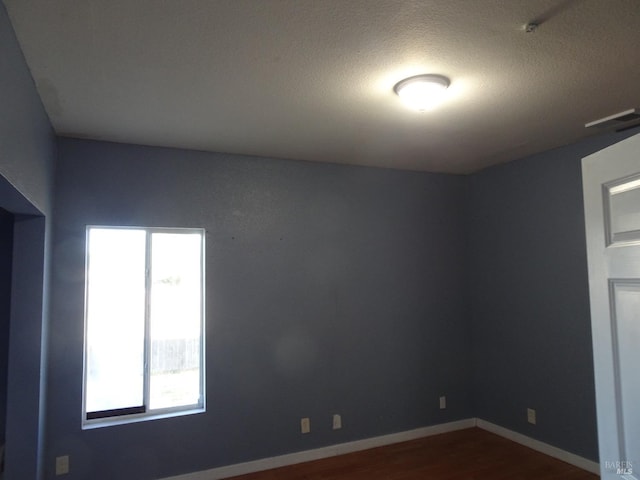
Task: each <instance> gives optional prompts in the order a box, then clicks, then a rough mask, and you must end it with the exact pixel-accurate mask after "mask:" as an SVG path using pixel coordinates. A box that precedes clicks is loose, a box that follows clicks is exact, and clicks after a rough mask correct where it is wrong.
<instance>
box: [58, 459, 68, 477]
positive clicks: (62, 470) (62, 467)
mask: <svg viewBox="0 0 640 480" xmlns="http://www.w3.org/2000/svg"><path fill="white" fill-rule="evenodd" d="M67 473H69V455H62V456H61V457H56V475H65V474H67Z"/></svg>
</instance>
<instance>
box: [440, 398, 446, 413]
mask: <svg viewBox="0 0 640 480" xmlns="http://www.w3.org/2000/svg"><path fill="white" fill-rule="evenodd" d="M445 408H447V397H445V396H444V395H443V396H442V397H440V410H444V409H445Z"/></svg>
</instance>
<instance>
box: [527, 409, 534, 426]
mask: <svg viewBox="0 0 640 480" xmlns="http://www.w3.org/2000/svg"><path fill="white" fill-rule="evenodd" d="M527 422H529V423H531V424H532V425H535V424H536V411H535V410H534V409H533V408H527Z"/></svg>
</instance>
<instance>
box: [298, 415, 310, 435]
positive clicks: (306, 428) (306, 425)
mask: <svg viewBox="0 0 640 480" xmlns="http://www.w3.org/2000/svg"><path fill="white" fill-rule="evenodd" d="M300 432H302V433H309V432H311V420H309V418H308V417H305V418H303V419H301V420H300Z"/></svg>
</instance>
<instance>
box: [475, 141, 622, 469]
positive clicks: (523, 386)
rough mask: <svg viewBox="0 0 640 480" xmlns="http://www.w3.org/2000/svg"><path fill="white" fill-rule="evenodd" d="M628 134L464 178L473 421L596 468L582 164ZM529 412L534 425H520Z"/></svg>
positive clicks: (490, 169) (560, 149) (583, 144)
mask: <svg viewBox="0 0 640 480" xmlns="http://www.w3.org/2000/svg"><path fill="white" fill-rule="evenodd" d="M632 133H633V132H628V133H625V134H620V135H608V136H602V137H598V138H596V139H589V140H586V141H583V142H580V143H577V144H575V145H571V146H567V147H563V148H559V149H556V150H552V151H549V152H545V153H542V154H539V155H534V156H531V157H528V158H525V159H522V160H518V161H515V162H511V163H508V164H505V165H501V166H497V167H493V168H489V169H487V170H484V171H482V172H480V173H478V174H475V175H472V176H471V177H470V179H469V202H468V205H469V222H468V229H469V230H468V238H469V258H470V267H471V268H470V285H469V291H470V293H471V311H472V332H473V365H474V390H473V395H474V401H475V406H474V409H475V414H476V416H477V417H479V418H482V419H485V420H488V421H491V422H493V423H496V424H498V425H501V426H504V427H507V428H509V429H512V430H515V431H517V432H520V433H523V434H525V435H528V436H530V437H533V438H536V439H539V440H542V441H544V442H547V443H550V444H552V445H555V446H557V447H560V448H562V449H565V450H568V451H570V452H573V453H576V454H578V455H581V456H584V457H586V458H590V459H592V460H596V461H597V460H598V443H597V433H596V416H595V393H594V383H593V358H592V346H591V323H590V316H589V292H588V277H587V258H586V246H585V239H584V208H583V201H582V180H581V164H580V162H581V159H582V157H584V156H586V155H589V154H590V153H593V152H595V151H597V150H600V149H602V148H605V147H606V146H608V145H610V144H612V143H614V142H616V141H619V140H622V139H623V138H625V137H627V136H629V135H630V134H632ZM528 407H529V408H533V409H535V410H536V412H537V425H536V426H533V425H530V424H528V423H527V415H526V409H527V408H528Z"/></svg>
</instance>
